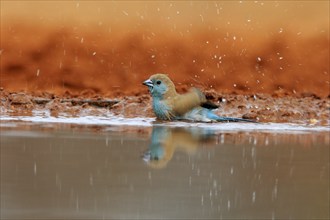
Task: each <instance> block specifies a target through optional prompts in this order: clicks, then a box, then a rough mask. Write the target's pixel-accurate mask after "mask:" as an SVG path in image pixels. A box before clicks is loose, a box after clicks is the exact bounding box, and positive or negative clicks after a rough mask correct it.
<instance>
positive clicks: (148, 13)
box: [0, 1, 330, 96]
mask: <svg viewBox="0 0 330 220" xmlns="http://www.w3.org/2000/svg"><path fill="white" fill-rule="evenodd" d="M0 54H1V56H0V57H1V67H0V70H1V73H0V77H1V78H0V79H1V82H0V83H1V85H0V86H1V87H3V88H4V89H5V90H8V91H22V90H23V91H48V92H54V93H56V94H62V93H64V92H65V91H71V92H78V93H79V92H82V91H85V90H91V91H94V92H96V93H100V94H105V95H109V96H115V95H118V94H119V95H120V94H127V95H134V94H138V93H140V92H146V89H145V88H143V86H141V81H143V80H145V79H147V78H148V77H149V75H151V74H153V73H156V72H163V73H167V74H169V75H170V77H171V78H172V79H173V80H174V81H175V83H176V84H177V85H178V86H179V87H180V85H181V87H185V86H197V87H201V88H203V89H214V90H215V91H217V92H224V93H232V92H236V93H248V94H251V93H271V94H272V93H274V92H276V91H278V90H283V91H285V92H287V93H289V94H295V93H298V94H300V93H314V94H317V95H319V96H327V95H329V81H330V80H329V2H328V1H247V2H245V1H223V2H222V1H220V2H208V1H189V2H188V1H178V2H176V1H173V2H168V1H155V2H152V1H1V52H0Z"/></svg>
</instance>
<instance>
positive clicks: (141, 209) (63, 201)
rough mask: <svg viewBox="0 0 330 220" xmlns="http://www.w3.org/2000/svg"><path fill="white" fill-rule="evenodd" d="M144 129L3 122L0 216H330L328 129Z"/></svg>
mask: <svg viewBox="0 0 330 220" xmlns="http://www.w3.org/2000/svg"><path fill="white" fill-rule="evenodd" d="M11 120H13V118H12V119H11ZM20 120H22V118H20ZM70 120H71V119H70ZM138 120H140V119H138ZM128 121H129V120H128ZM128 121H127V120H122V122H127V123H128V124H129V122H128ZM141 123H142V124H143V123H144V125H145V126H143V127H141V126H140V125H139V126H127V125H125V123H123V124H122V125H120V126H119V125H118V124H116V125H113V124H111V123H110V124H105V125H104V124H103V125H95V124H94V125H93V124H92V123H90V124H88V123H84V124H82V123H81V122H80V123H77V124H72V122H71V121H70V122H68V123H66V124H63V121H61V123H49V122H47V123H46V122H40V121H39V122H36V121H34V122H27V121H26V122H22V121H9V120H4V119H3V120H2V121H1V218H4V219H7V218H8V219H24V218H25V219H27V218H30V219H38V218H42V219H50V218H53V219H54V218H56V219H60V218H63V219H64V218H65V219H68V218H70V219H73V218H76V219H120V218H124V219H159V218H165V219H170V218H172V219H173V218H174V219H178V218H185V219H211V218H212V219H230V218H249V219H257V218H259V219H260V218H262V219H315V218H324V219H327V218H329V143H330V138H329V135H328V134H329V128H324V127H323V128H322V127H308V126H294V125H280V124H278V125H276V126H277V129H271V128H272V127H274V126H275V125H274V126H272V124H267V125H256V126H257V127H253V128H252V129H250V130H249V129H247V128H248V125H247V124H220V125H219V124H215V125H214V124H211V125H208V124H190V126H188V123H178V124H175V123H169V124H168V123H167V124H160V123H156V122H154V121H153V120H148V119H141ZM219 126H220V127H219ZM258 126H259V127H258ZM260 126H261V127H260ZM265 126H266V127H265ZM267 126H268V127H267ZM276 126H275V127H276ZM294 127H295V128H296V129H294ZM220 128H223V129H220ZM239 128H240V129H239Z"/></svg>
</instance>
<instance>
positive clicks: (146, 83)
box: [142, 79, 154, 88]
mask: <svg viewBox="0 0 330 220" xmlns="http://www.w3.org/2000/svg"><path fill="white" fill-rule="evenodd" d="M142 84H143V85H145V86H148V87H151V88H152V87H154V83H153V82H152V81H151V80H150V79H147V80H146V81H144V82H143V83H142Z"/></svg>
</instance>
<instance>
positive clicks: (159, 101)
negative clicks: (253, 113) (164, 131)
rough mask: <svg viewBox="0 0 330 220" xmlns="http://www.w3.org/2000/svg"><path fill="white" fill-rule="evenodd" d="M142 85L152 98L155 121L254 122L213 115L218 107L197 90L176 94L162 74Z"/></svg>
mask: <svg viewBox="0 0 330 220" xmlns="http://www.w3.org/2000/svg"><path fill="white" fill-rule="evenodd" d="M142 84H143V85H145V86H147V87H148V89H149V92H150V94H151V96H152V108H153V112H154V113H155V115H156V117H157V119H160V120H164V121H176V120H185V121H193V122H255V121H252V120H248V119H243V118H232V117H223V116H219V115H217V114H215V113H214V109H216V108H217V107H218V106H217V105H215V104H214V103H212V102H210V101H208V100H207V99H206V97H205V95H204V94H203V93H202V92H201V91H200V90H199V89H197V88H191V89H190V90H189V91H188V92H187V93H185V94H179V93H177V91H176V89H175V85H174V83H173V82H172V80H171V79H170V78H169V77H168V76H167V75H166V74H162V73H156V74H154V75H151V76H150V77H149V79H147V80H145V81H144V82H143V83H142Z"/></svg>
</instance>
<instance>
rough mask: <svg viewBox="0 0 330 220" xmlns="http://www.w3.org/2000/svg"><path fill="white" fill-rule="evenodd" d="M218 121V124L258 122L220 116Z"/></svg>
mask: <svg viewBox="0 0 330 220" xmlns="http://www.w3.org/2000/svg"><path fill="white" fill-rule="evenodd" d="M216 121H218V122H254V123H256V121H253V120H249V119H244V118H230V117H220V116H218V117H217V118H216Z"/></svg>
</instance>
